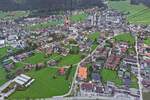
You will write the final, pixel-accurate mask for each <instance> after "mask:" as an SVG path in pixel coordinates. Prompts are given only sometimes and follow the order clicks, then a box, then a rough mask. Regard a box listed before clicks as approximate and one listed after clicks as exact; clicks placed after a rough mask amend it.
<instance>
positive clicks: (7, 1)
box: [0, 0, 102, 10]
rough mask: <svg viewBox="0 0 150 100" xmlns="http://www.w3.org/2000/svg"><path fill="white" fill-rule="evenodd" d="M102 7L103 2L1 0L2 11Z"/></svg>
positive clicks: (87, 0) (97, 0) (95, 0)
mask: <svg viewBox="0 0 150 100" xmlns="http://www.w3.org/2000/svg"><path fill="white" fill-rule="evenodd" d="M85 3H86V4H85ZM101 5H102V3H101V0H92V1H91V0H0V10H33V9H40V10H41V9H48V10H60V9H61V10H65V9H70V8H72V9H75V8H86V7H91V6H101Z"/></svg>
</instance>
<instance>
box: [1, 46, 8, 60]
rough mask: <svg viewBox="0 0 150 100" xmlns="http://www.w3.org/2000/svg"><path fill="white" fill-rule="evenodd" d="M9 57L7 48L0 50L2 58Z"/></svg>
mask: <svg viewBox="0 0 150 100" xmlns="http://www.w3.org/2000/svg"><path fill="white" fill-rule="evenodd" d="M5 55H7V48H5V47H4V48H0V58H2V57H4V56H5Z"/></svg>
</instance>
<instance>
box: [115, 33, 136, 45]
mask: <svg viewBox="0 0 150 100" xmlns="http://www.w3.org/2000/svg"><path fill="white" fill-rule="evenodd" d="M114 39H115V40H116V41H117V42H128V43H129V44H130V45H134V44H135V38H134V37H133V36H131V34H130V33H124V34H121V35H117V36H116V37H114Z"/></svg>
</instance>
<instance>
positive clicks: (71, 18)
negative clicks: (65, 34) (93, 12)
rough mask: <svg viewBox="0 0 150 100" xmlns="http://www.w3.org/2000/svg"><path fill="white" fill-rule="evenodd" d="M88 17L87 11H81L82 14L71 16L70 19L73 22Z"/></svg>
mask: <svg viewBox="0 0 150 100" xmlns="http://www.w3.org/2000/svg"><path fill="white" fill-rule="evenodd" d="M86 18H87V14H86V13H80V14H76V15H72V16H70V20H71V21H73V22H81V21H84V20H85V19H86Z"/></svg>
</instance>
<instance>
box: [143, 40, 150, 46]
mask: <svg viewBox="0 0 150 100" xmlns="http://www.w3.org/2000/svg"><path fill="white" fill-rule="evenodd" d="M144 44H146V45H149V46H150V38H147V39H145V40H144Z"/></svg>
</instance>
